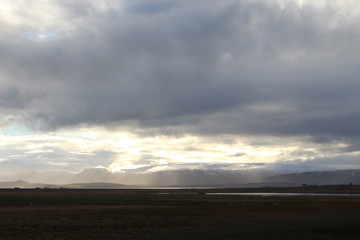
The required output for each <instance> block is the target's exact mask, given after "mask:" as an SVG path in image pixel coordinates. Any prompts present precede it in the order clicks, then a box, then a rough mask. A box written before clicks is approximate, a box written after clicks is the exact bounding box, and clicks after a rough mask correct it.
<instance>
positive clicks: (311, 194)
mask: <svg viewBox="0 0 360 240" xmlns="http://www.w3.org/2000/svg"><path fill="white" fill-rule="evenodd" d="M206 194H207V195H236V196H263V197H270V196H277V197H287V196H324V197H329V196H332V197H360V194H350V193H344V194H341V193H257V192H254V193H206Z"/></svg>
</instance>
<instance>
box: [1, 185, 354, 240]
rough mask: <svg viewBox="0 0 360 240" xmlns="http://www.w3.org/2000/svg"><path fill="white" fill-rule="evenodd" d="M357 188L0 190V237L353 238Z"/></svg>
mask: <svg viewBox="0 0 360 240" xmlns="http://www.w3.org/2000/svg"><path fill="white" fill-rule="evenodd" d="M304 191H305V192H322V193H324V192H330V193H360V188H358V187H357V186H351V187H350V186H333V187H322V188H321V187H317V189H316V187H308V188H287V189H283V188H281V189H225V190H224V189H213V190H209V189H207V190H121V189H118V190H68V189H58V190H49V189H47V190H41V189H37V190H30V189H29V190H25V189H17V190H16V189H11V190H5V189H3V190H0V239H1V240H2V239H108V240H110V239H111V240H115V239H133V240H136V239H145V240H146V239H149V240H151V239H170V240H171V239H209V240H211V239H360V197H357V196H346V197H343V196H335V197H334V196H287V197H274V196H271V197H262V196H219V195H206V194H204V193H205V192H304Z"/></svg>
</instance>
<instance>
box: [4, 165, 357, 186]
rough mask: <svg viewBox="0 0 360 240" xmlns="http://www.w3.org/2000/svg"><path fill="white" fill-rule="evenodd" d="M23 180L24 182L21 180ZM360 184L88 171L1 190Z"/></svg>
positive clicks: (251, 175)
mask: <svg viewBox="0 0 360 240" xmlns="http://www.w3.org/2000/svg"><path fill="white" fill-rule="evenodd" d="M18 179H21V180H18ZM350 183H351V184H360V170H358V169H352V170H333V171H312V172H301V173H286V174H279V173H276V172H265V171H249V170H247V171H245V170H244V171H226V170H176V171H159V172H151V173H112V172H109V171H107V170H106V169H101V168H93V169H86V170H83V171H82V172H80V173H69V172H58V171H57V172H37V171H35V172H30V173H24V174H19V175H17V176H13V179H11V180H9V181H6V182H5V181H4V182H0V188H13V187H21V188H34V187H40V188H44V187H49V188H56V187H65V188H130V187H263V186H273V187H285V186H301V185H303V184H306V185H335V184H350Z"/></svg>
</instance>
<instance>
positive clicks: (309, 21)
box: [0, 0, 360, 175]
mask: <svg viewBox="0 0 360 240" xmlns="http://www.w3.org/2000/svg"><path fill="white" fill-rule="evenodd" d="M359 29H360V1H357V0H331V1H330V0H328V1H325V0H317V1H312V0H222V1H218V0H196V1H190V0H177V1H173V0H77V1H70V0H1V2H0V174H3V175H4V174H15V173H20V172H26V171H68V172H74V173H76V172H80V171H81V170H83V169H88V168H105V169H108V170H109V171H111V172H131V171H133V172H155V171H161V170H177V169H205V170H206V169H212V170H213V169H221V170H249V169H251V170H274V171H306V170H325V169H350V168H360V158H359V153H360V127H359V123H360V108H359V106H360V94H359V91H360V79H359V76H360V68H359V63H360V45H359V42H360V32H359Z"/></svg>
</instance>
